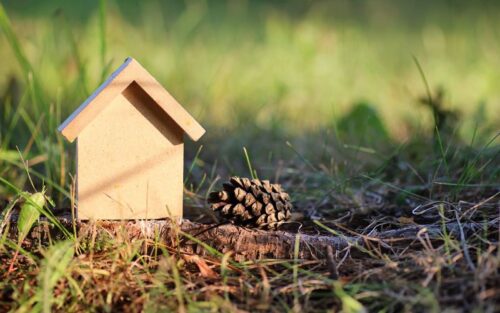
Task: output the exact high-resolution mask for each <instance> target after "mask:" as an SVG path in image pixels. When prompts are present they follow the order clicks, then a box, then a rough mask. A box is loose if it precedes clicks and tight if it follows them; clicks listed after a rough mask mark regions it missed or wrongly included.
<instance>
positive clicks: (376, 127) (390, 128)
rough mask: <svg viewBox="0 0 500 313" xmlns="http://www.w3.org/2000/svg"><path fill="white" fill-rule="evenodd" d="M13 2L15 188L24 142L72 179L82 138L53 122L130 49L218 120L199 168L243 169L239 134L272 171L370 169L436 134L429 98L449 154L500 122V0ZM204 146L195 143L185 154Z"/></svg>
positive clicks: (2, 133)
mask: <svg viewBox="0 0 500 313" xmlns="http://www.w3.org/2000/svg"><path fill="white" fill-rule="evenodd" d="M1 4H2V6H1V7H0V8H2V10H1V12H0V13H2V14H1V15H0V22H1V26H2V27H0V29H1V30H2V33H0V60H2V61H1V64H2V65H1V66H0V97H1V98H0V100H1V105H2V107H1V108H0V117H1V119H0V147H1V148H2V149H3V150H2V151H3V152H2V151H0V152H2V155H1V156H0V159H2V160H3V161H4V162H3V163H2V164H3V165H5V166H2V168H0V174H2V175H7V174H8V176H9V179H10V180H11V181H14V182H16V185H17V186H23V185H25V184H26V176H25V175H22V171H21V172H13V171H11V170H10V166H11V165H13V164H14V165H15V166H16V167H17V168H18V169H22V168H23V166H22V164H21V163H19V162H20V161H21V160H20V157H19V153H18V152H17V148H19V149H20V150H21V152H22V153H23V157H24V158H25V159H27V160H30V166H31V167H32V168H34V169H35V170H37V171H39V173H40V175H39V177H40V179H43V180H44V181H45V182H47V181H52V182H53V183H51V185H53V186H59V187H57V188H58V190H60V188H68V182H69V179H68V178H67V173H68V172H69V173H72V172H74V171H73V167H72V166H73V162H72V158H71V157H68V156H67V153H68V152H70V153H72V151H73V149H72V148H71V149H70V148H69V146H68V145H67V143H65V141H64V140H62V137H61V136H60V135H58V134H57V132H56V127H57V126H58V124H59V123H60V122H61V120H63V119H64V118H65V117H66V116H67V115H68V114H70V113H71V112H72V111H73V110H74V109H75V108H76V107H77V106H78V105H79V104H80V103H81V102H82V101H83V100H85V99H86V97H87V96H88V95H89V94H91V93H92V92H93V91H94V90H95V88H96V87H97V86H99V84H100V83H101V82H102V81H103V80H104V79H105V78H106V77H107V76H108V75H109V74H110V73H111V72H112V71H113V70H114V69H115V68H117V67H118V66H119V65H120V64H121V63H122V62H123V60H124V59H125V58H126V57H127V56H133V57H134V58H136V59H137V60H138V61H139V62H140V63H142V64H143V65H144V67H145V68H147V69H148V70H149V71H150V72H151V73H152V74H153V75H154V76H155V77H156V78H157V79H158V80H159V81H160V82H161V83H162V84H164V86H165V87H166V88H167V89H168V90H169V91H170V93H172V94H173V95H174V97H176V98H177V99H178V100H179V102H180V103H181V104H183V105H184V106H185V107H186V108H187V109H188V111H189V112H190V113H192V115H193V116H194V117H195V118H197V119H198V120H199V121H200V122H201V123H202V125H203V126H205V127H206V128H207V131H208V132H207V135H206V136H205V137H204V138H203V139H202V141H201V144H204V146H205V147H204V150H203V153H202V155H201V157H202V158H201V159H203V160H204V161H201V159H198V160H197V162H196V164H197V165H198V166H197V167H195V172H196V171H197V168H202V169H203V170H202V171H205V172H207V173H210V172H211V173H212V174H213V173H214V172H215V169H216V164H217V163H215V162H217V161H220V162H219V163H218V164H219V165H220V164H222V165H223V167H224V168H225V172H226V173H227V172H230V173H238V174H241V171H242V170H241V169H245V168H246V162H245V159H244V158H243V157H242V155H243V153H242V147H243V146H246V147H247V148H248V150H249V151H250V155H251V159H252V162H255V163H256V164H254V166H255V167H256V168H258V169H259V171H263V170H264V169H266V168H267V169H269V171H268V173H270V174H272V173H273V172H274V171H275V170H274V168H275V166H276V164H279V160H283V159H284V160H291V159H292V157H296V158H297V157H298V158H299V159H304V157H305V158H308V159H309V160H311V161H318V160H319V161H320V162H322V163H321V166H322V167H324V168H328V170H327V171H328V172H332V173H333V172H335V171H336V170H334V169H336V168H337V164H339V166H341V167H346V168H348V169H349V170H352V169H356V168H361V167H362V166H363V162H365V161H366V160H364V156H365V155H375V157H376V160H378V161H382V162H385V161H386V160H387V159H388V158H390V157H391V155H392V153H393V152H392V151H396V152H395V153H397V151H399V150H398V149H399V148H398V145H400V144H404V143H405V142H410V141H414V140H415V139H417V140H418V138H432V137H433V136H434V132H435V126H436V124H435V123H434V119H433V112H432V110H431V109H429V107H430V106H429V105H427V106H425V105H423V102H425V99H427V98H428V97H429V96H430V97H431V98H432V99H433V100H432V101H433V103H434V102H435V103H437V104H439V105H440V107H439V110H441V111H440V112H438V113H439V114H443V116H447V120H448V125H444V126H443V125H441V126H443V127H447V128H448V129H447V130H446V134H443V135H447V136H446V138H445V136H443V140H446V142H445V143H444V144H443V142H441V141H440V142H439V145H441V150H440V152H439V153H441V154H439V155H440V156H441V157H443V158H445V157H444V155H443V153H442V152H443V151H444V150H445V149H446V150H447V149H448V147H450V146H453V145H455V144H457V142H462V143H468V144H469V143H471V142H472V143H473V145H476V146H482V145H484V144H485V143H486V142H488V141H489V140H490V139H491V138H492V136H493V135H494V134H495V133H496V132H498V130H499V127H498V125H500V114H498V112H499V110H500V71H499V70H498V69H499V68H500V57H499V55H500V4H499V2H497V1H474V2H472V1H439V2H438V1H404V2H402V1H387V0H385V1H361V0H357V1H287V2H285V1H241V0H234V1H198V0H188V1H112V0H108V1H105V0H101V1H63V0H54V1H36V0H16V1H13V0H8V1H7V0H2V1H1ZM426 85H428V86H429V89H428V90H427V88H426ZM434 114H437V113H436V112H434ZM439 114H438V115H439ZM450 121H451V122H453V123H451V122H450ZM444 130H445V129H443V130H442V131H444ZM480 135H481V136H480ZM449 138H453V140H454V141H448V139H449ZM440 140H441V139H440ZM422 142H423V145H426V144H427V143H426V142H424V140H422ZM497 142H498V138H497ZM199 144H200V143H188V145H187V150H188V151H187V158H188V160H190V159H192V158H193V156H194V155H195V153H196V151H197V150H198V145H199ZM386 144H388V145H389V149H384V148H383V146H384V145H386ZM443 145H444V147H443ZM332 147H333V148H332ZM339 147H340V149H339ZM353 149H354V151H355V154H354V155H353V154H346V153H345V151H344V150H353ZM394 149H395V150H394ZM418 149H419V148H418ZM335 151H340V152H339V153H340V156H339V155H334V154H335V153H336V152H335ZM422 151H424V150H422ZM420 154H423V155H424V156H426V155H428V154H427V153H425V152H424V153H420ZM429 157H430V158H431V159H437V157H436V156H434V155H429ZM236 160H237V161H236ZM5 162H7V163H5ZM9 162H10V163H9ZM16 162H17V163H16ZM306 163H307V162H306ZM325 164H326V165H325ZM186 166H187V168H186V170H188V169H189V167H190V166H191V163H190V162H187V164H186ZM204 166H205V167H204ZM212 166H213V167H212ZM192 169H193V168H192V167H191V168H190V169H189V173H190V172H191V170H192ZM189 173H188V176H189ZM219 173H220V172H219ZM197 175H198V176H197V177H198V179H199V180H203V178H201V177H202V175H204V174H201V172H200V173H199V174H197ZM335 175H337V174H335ZM55 188H56V187H55ZM66 196H68V195H66Z"/></svg>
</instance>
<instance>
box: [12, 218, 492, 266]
mask: <svg viewBox="0 0 500 313" xmlns="http://www.w3.org/2000/svg"><path fill="white" fill-rule="evenodd" d="M59 220H60V221H61V222H62V223H63V224H64V225H66V227H68V229H72V219H71V216H68V215H67V216H62V217H59ZM14 224H15V217H14V218H13V223H12V224H11V225H10V232H9V237H10V238H11V239H13V240H15V239H16V234H17V232H16V227H15V225H14ZM215 226H217V225H210V224H199V223H194V222H191V221H189V220H184V221H182V223H181V224H180V225H179V224H177V223H175V224H173V223H172V222H171V221H170V220H154V221H98V222H96V223H93V222H85V221H84V222H78V223H77V225H76V228H77V229H78V236H79V240H80V242H84V241H86V240H87V241H88V240H91V238H92V237H95V240H110V239H113V238H115V239H116V240H125V241H130V242H136V241H137V240H143V242H144V247H145V248H147V247H148V246H149V247H150V246H151V244H152V241H156V240H159V241H160V243H162V244H165V245H166V246H167V247H168V248H170V249H172V251H178V252H182V253H188V254H197V255H202V256H205V255H210V253H209V252H208V251H207V250H206V249H205V248H204V247H203V245H200V244H199V243H198V242H194V241H191V240H181V241H180V242H179V241H177V238H183V236H182V233H186V234H190V235H191V236H193V237H196V238H197V240H199V241H200V242H203V243H205V244H207V245H209V246H211V247H213V248H215V249H217V250H218V251H220V252H231V253H232V258H233V259H235V260H238V261H241V260H256V259H264V258H271V259H293V258H294V245H295V240H296V239H297V238H298V239H299V240H300V245H299V251H298V257H299V258H300V259H305V260H314V259H316V260H317V259H321V260H325V261H326V260H327V259H328V250H329V248H328V247H331V250H332V252H331V253H332V254H334V255H335V256H336V255H337V254H336V253H335V252H336V251H339V250H342V249H345V248H349V247H353V246H356V245H357V246H360V247H363V248H365V249H373V248H375V249H377V250H378V249H392V248H393V247H394V246H395V245H397V244H399V246H400V247H405V243H406V244H407V243H409V242H412V241H414V240H416V237H417V234H418V233H419V232H422V230H423V229H425V230H426V231H425V234H426V235H425V236H428V238H429V239H431V240H434V239H437V240H442V225H439V224H430V225H412V226H408V227H404V228H400V229H394V230H388V231H383V232H374V233H372V234H371V235H370V237H362V236H342V237H339V236H329V235H311V234H300V236H299V237H298V236H297V234H296V233H293V232H287V231H265V230H258V229H248V228H243V227H239V226H235V225H232V224H225V225H219V226H217V227H215ZM446 228H447V231H448V234H449V235H450V236H459V232H460V229H462V230H463V231H464V232H465V233H466V234H467V235H468V236H470V235H472V234H474V233H475V232H477V231H484V230H485V228H487V229H489V230H490V231H492V230H494V229H497V230H498V228H499V224H498V221H497V220H494V221H490V222H487V223H474V222H469V223H463V224H462V225H459V224H458V223H453V222H452V223H447V224H446ZM177 234H179V237H178V236H177ZM58 236H59V237H60V233H59V232H58V231H57V229H55V228H54V227H51V226H50V225H49V224H47V223H46V222H43V223H42V224H41V225H38V226H37V227H35V228H34V229H33V230H32V232H31V233H30V235H29V236H28V237H27V240H26V242H25V246H26V247H28V246H29V245H36V244H38V243H42V244H43V243H47V242H48V241H49V238H51V240H53V239H55V238H57V237H58ZM351 253H361V252H359V250H358V249H352V250H351ZM330 258H331V257H330Z"/></svg>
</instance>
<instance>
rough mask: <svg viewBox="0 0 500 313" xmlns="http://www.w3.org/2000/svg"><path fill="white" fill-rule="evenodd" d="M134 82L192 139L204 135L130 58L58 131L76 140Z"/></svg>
mask: <svg viewBox="0 0 500 313" xmlns="http://www.w3.org/2000/svg"><path fill="white" fill-rule="evenodd" d="M132 82H136V83H137V84H138V85H139V86H140V87H141V88H142V89H144V91H145V92H146V93H147V94H148V95H149V96H150V97H151V98H152V99H153V100H154V101H155V102H156V103H157V104H158V106H159V107H160V108H162V109H163V111H165V113H167V114H168V115H169V116H170V117H171V118H172V119H173V120H174V121H175V122H176V123H177V124H178V125H179V127H180V128H181V129H182V130H183V131H184V132H185V133H186V134H187V135H188V136H189V137H190V138H191V139H193V140H194V141H196V140H198V139H199V138H200V137H201V136H203V134H204V133H205V129H203V127H202V126H201V125H200V124H199V123H198V122H197V121H196V120H195V119H194V118H193V117H192V116H191V115H190V114H189V113H188V112H187V111H186V110H185V109H184V108H183V107H182V106H181V105H180V104H179V103H178V102H177V101H176V100H175V99H174V97H172V96H171V95H170V94H169V93H168V91H166V90H165V88H163V86H162V85H161V84H160V83H158V81H156V79H155V78H154V77H153V76H151V74H149V72H148V71H146V70H145V69H144V68H143V67H142V66H141V65H140V64H139V62H137V61H136V60H134V59H133V58H130V57H129V58H127V59H126V60H125V62H124V63H123V64H122V65H121V66H120V67H119V68H118V69H117V70H116V71H115V72H114V73H113V74H111V76H110V77H109V78H108V79H107V80H106V81H105V82H104V83H102V85H101V86H99V88H97V90H96V91H95V92H94V93H93V94H92V95H90V97H88V99H87V100H85V102H83V103H82V104H81V105H80V106H79V107H78V108H77V109H76V110H75V111H74V112H73V113H72V114H71V115H70V116H69V117H68V118H67V119H66V120H65V121H64V122H63V123H62V124H61V125H60V126H59V127H58V130H59V131H60V132H61V133H62V135H63V136H64V137H66V139H68V140H69V141H70V142H72V141H74V140H75V139H76V137H78V135H79V134H80V132H81V131H82V130H83V129H84V128H85V126H87V125H88V123H90V122H91V121H92V120H93V119H94V118H95V117H96V116H97V115H98V114H99V113H100V112H101V111H102V110H103V109H104V108H105V107H106V104H107V103H109V102H110V101H111V100H113V99H114V98H115V97H116V96H117V95H118V94H120V93H121V92H122V91H123V90H125V88H127V87H128V86H129V85H130V84H131V83H132Z"/></svg>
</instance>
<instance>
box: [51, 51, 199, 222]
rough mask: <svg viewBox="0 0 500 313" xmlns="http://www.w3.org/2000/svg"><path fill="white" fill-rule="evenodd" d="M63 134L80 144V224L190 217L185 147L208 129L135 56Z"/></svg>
mask: <svg viewBox="0 0 500 313" xmlns="http://www.w3.org/2000/svg"><path fill="white" fill-rule="evenodd" d="M59 131H60V132H61V133H62V134H63V135H64V136H65V137H66V138H67V139H68V140H69V141H71V142H72V141H74V140H75V139H76V140H77V174H76V179H77V212H78V218H79V219H111V220H115V219H159V218H165V217H182V211H183V210H182V208H183V204H182V198H183V168H184V142H183V134H184V133H186V134H187V135H189V136H190V137H191V138H192V139H193V140H195V141H196V140H198V139H199V138H200V137H201V136H202V135H203V134H204V132H205V130H204V129H203V128H202V127H201V126H200V125H199V124H198V122H196V120H195V119H194V118H193V117H192V116H191V115H189V113H187V112H186V111H185V110H184V108H183V107H182V106H181V105H180V104H179V103H177V101H176V100H175V99H174V98H173V97H172V96H171V95H170V94H169V93H168V92H167V91H166V90H165V89H164V88H163V87H162V86H161V85H160V84H159V83H158V82H157V81H156V80H155V79H154V78H153V77H152V76H151V75H150V74H149V73H148V72H147V71H146V70H145V69H144V68H143V67H142V66H141V65H140V64H139V63H138V62H137V61H135V60H134V59H132V58H128V59H126V60H125V62H124V63H123V64H122V66H120V68H118V70H116V71H115V72H114V73H113V74H112V75H111V77H110V78H108V80H106V81H105V82H104V83H103V84H102V85H101V86H100V87H99V88H98V89H97V90H96V92H95V93H94V94H93V95H91V96H90V97H89V98H88V99H87V100H86V101H85V102H84V103H83V104H82V105H81V106H80V107H79V108H78V109H77V110H76V111H75V112H74V113H73V114H72V115H71V116H70V117H68V119H67V120H66V121H65V122H63V123H62V124H61V126H60V127H59Z"/></svg>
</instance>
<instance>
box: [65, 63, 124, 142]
mask: <svg viewBox="0 0 500 313" xmlns="http://www.w3.org/2000/svg"><path fill="white" fill-rule="evenodd" d="M132 60H133V59H132V58H131V57H128V58H126V59H125V61H124V62H123V64H122V65H120V67H119V68H118V69H117V70H116V71H114V72H113V74H111V75H110V76H109V77H108V79H106V80H105V81H104V82H103V83H102V84H101V85H100V86H99V88H97V89H96V90H95V91H94V92H93V93H92V94H91V95H90V96H89V97H88V98H87V100H85V102H83V103H82V104H81V105H80V106H79V107H78V108H77V109H76V110H75V111H74V112H73V113H71V115H70V116H69V117H68V118H67V119H66V120H65V121H64V122H62V124H61V125H59V127H58V128H57V130H58V131H59V132H62V131H63V130H64V129H65V128H66V126H68V124H69V123H71V121H73V119H74V118H75V117H76V116H77V115H78V114H80V112H82V111H83V110H84V109H85V108H86V107H87V105H88V104H89V103H90V102H92V100H94V99H95V97H97V95H98V94H99V93H101V91H103V90H104V89H105V88H106V87H107V86H108V85H109V84H110V83H111V82H112V81H113V79H115V77H116V76H118V74H120V73H121V72H122V71H123V70H124V69H125V68H126V67H127V65H129V64H130V62H132Z"/></svg>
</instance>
